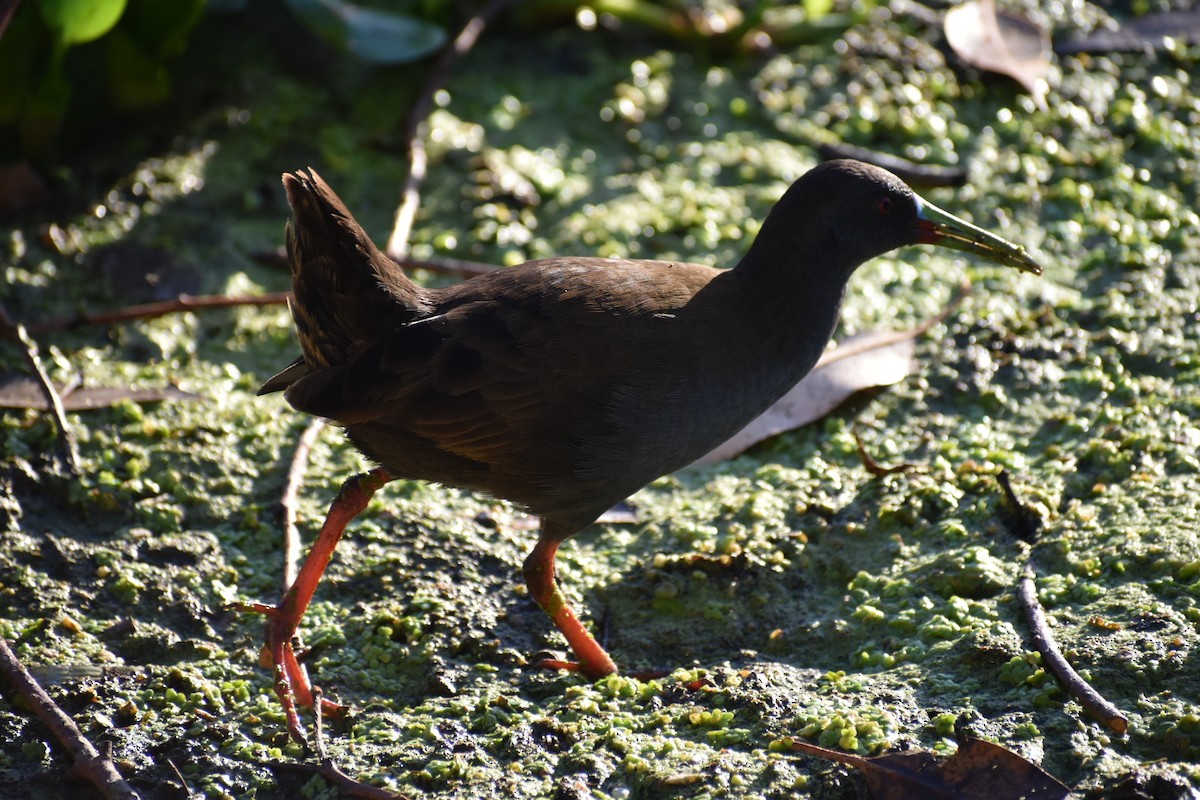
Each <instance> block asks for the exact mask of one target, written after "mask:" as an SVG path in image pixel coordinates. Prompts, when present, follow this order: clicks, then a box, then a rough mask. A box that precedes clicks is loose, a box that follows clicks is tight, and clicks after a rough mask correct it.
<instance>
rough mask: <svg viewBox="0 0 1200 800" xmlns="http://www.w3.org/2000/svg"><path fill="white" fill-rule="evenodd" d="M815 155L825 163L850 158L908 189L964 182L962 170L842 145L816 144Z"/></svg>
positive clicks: (964, 171)
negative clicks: (880, 170) (892, 177)
mask: <svg viewBox="0 0 1200 800" xmlns="http://www.w3.org/2000/svg"><path fill="white" fill-rule="evenodd" d="M817 153H819V154H820V156H821V158H823V159H825V160H826V161H829V160H832V159H835V158H852V159H854V160H855V161H865V162H866V163H868V164H874V165H875V166H877V167H883V168H884V169H886V170H887V171H888V172H890V173H892V174H893V175H895V176H896V177H897V178H899V179H900V180H902V181H904V182H905V183H907V184H909V185H910V186H963V185H965V184H966V182H967V169H966V167H940V166H935V165H933V164H922V163H920V162H917V161H909V160H908V159H907V158H901V157H900V156H894V155H892V154H890V153H881V152H879V151H877V150H868V149H867V148H865V147H857V146H855V145H852V144H846V143H845V142H826V143H824V144H819V145H817Z"/></svg>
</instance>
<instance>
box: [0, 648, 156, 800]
mask: <svg viewBox="0 0 1200 800" xmlns="http://www.w3.org/2000/svg"><path fill="white" fill-rule="evenodd" d="M0 674H2V675H3V676H4V678H5V679H6V680H7V681H8V683H9V684H10V685H11V686H12V687H13V691H15V692H16V693H17V694H18V695H20V696H21V697H23V698H25V701H26V702H28V703H29V705H30V707H32V708H33V713H34V714H36V715H37V718H38V719H40V720H41V721H42V724H44V725H45V726H46V727H47V728H49V729H50V732H51V733H52V734H53V735H54V738H55V739H57V740H58V742H59V744H61V745H62V746H63V747H65V748H66V750H67V752H68V753H70V755H71V759H72V761H73V762H74V764H73V766H72V767H71V774H72V775H74V776H75V777H78V778H81V779H83V780H86V781H89V782H90V783H91V784H92V785H94V786H95V787H96V788H97V789H99V790H100V793H101V794H102V795H104V797H105V798H107V800H136V798H137V797H138V794H137V792H135V791H134V790H133V789H132V788H131V787H130V786H129V784H127V783H126V782H125V779H124V778H122V777H121V773H119V772H117V767H116V765H115V764H113V762H112V759H111V758H109V757H108V756H107V755H105V754H101V752H100V751H99V750H97V749H96V747H95V745H93V744H92V743H91V742H90V741H88V740H87V738H86V737H85V736H84V735H83V733H82V732H81V731H80V730H79V727H78V726H77V725H76V724H75V721H74V720H73V719H71V718H70V717H69V716H67V714H66V712H64V711H63V710H62V709H61V708H59V707H58V706H57V705H56V704H55V702H54V701H53V700H52V699H51V698H50V695H48V694H46V690H45V689H43V688H42V687H41V686H40V685H39V684H38V682H37V681H36V680H34V678H33V676H32V675H30V674H29V670H27V669H25V667H24V665H23V664H21V662H20V660H19V659H18V658H17V655H16V653H14V652H13V651H12V648H10V647H9V646H8V642H7V641H5V640H4V639H2V638H0Z"/></svg>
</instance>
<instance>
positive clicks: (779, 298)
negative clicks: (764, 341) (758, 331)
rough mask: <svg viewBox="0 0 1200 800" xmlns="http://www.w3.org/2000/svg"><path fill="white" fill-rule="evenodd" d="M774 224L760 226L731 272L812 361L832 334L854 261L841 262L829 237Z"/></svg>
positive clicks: (785, 336) (781, 333)
mask: <svg viewBox="0 0 1200 800" xmlns="http://www.w3.org/2000/svg"><path fill="white" fill-rule="evenodd" d="M767 222H768V223H772V222H775V223H778V222H779V220H773V219H770V218H769V219H768V220H767ZM775 227H776V228H777V229H776V230H771V229H769V228H768V225H764V226H763V229H762V232H761V233H760V234H759V236H758V238H757V239H756V240H755V242H754V244H753V245H752V246H751V248H750V250H749V251H748V252H747V253H746V255H745V256H744V257H743V258H742V260H741V261H740V262H739V263H738V265H737V266H736V267H734V272H735V273H736V274H737V275H739V276H740V277H741V279H742V281H743V282H744V284H745V286H746V287H747V290H748V291H749V292H750V293H752V294H753V295H754V296H755V305H756V307H758V308H759V309H761V310H762V313H763V315H764V317H766V320H767V324H768V325H770V326H771V327H772V328H773V329H775V330H776V331H778V336H780V337H781V338H783V339H786V340H790V341H791V342H792V346H793V347H796V348H798V349H802V350H804V351H805V352H806V353H807V354H810V355H812V357H813V359H814V360H815V358H816V357H818V356H819V355H820V353H821V351H822V350H823V349H824V348H825V345H826V344H827V343H828V341H829V337H830V336H832V335H833V331H834V328H835V327H836V326H837V320H838V312H839V311H840V310H841V306H842V300H843V298H844V297H845V295H846V284H847V281H848V280H849V278H850V275H851V273H852V272H853V271H854V268H855V267H857V266H858V265H857V264H848V263H841V261H843V260H844V259H841V258H840V255H841V254H840V252H839V248H838V247H837V243H836V242H834V241H824V240H823V238H822V237H815V236H813V235H812V233H811V231H808V232H805V233H807V234H808V235H803V236H801V235H797V234H799V233H800V232H799V231H796V232H793V231H788V230H779V229H778V225H776V226H775ZM809 351H811V352H809Z"/></svg>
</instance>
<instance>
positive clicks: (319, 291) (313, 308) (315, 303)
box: [264, 167, 428, 388]
mask: <svg viewBox="0 0 1200 800" xmlns="http://www.w3.org/2000/svg"><path fill="white" fill-rule="evenodd" d="M283 186H284V189H285V190H286V191H287V197H288V203H289V204H290V205H291V207H292V214H293V217H294V219H293V221H292V222H291V223H290V224H289V225H288V228H287V251H288V261H289V263H290V266H291V270H292V294H293V299H292V303H291V309H292V318H293V319H294V320H295V322H296V332H297V334H298V335H299V337H300V346H301V349H302V350H303V352H304V362H305V366H306V367H307V369H308V370H315V369H322V368H324V367H328V366H332V365H337V364H344V363H345V362H346V361H348V360H349V359H350V358H351V357H352V356H353V355H354V354H355V353H356V352H358V351H359V350H361V349H362V348H363V347H365V346H367V345H369V344H371V343H372V342H375V341H378V340H379V339H381V338H383V337H384V336H386V335H387V333H388V332H389V331H391V330H393V329H395V328H396V327H397V326H398V325H402V324H404V323H405V322H408V321H410V320H412V319H416V318H418V317H420V316H422V315H423V314H424V313H426V312H427V310H428V304H427V303H426V302H425V300H424V298H423V292H422V290H421V289H420V288H419V287H418V286H417V285H416V284H414V283H413V282H412V281H411V280H409V278H408V276H406V275H405V274H404V271H403V270H402V269H401V268H400V267H399V266H398V265H397V264H396V263H395V262H394V261H392V259H390V258H388V257H387V256H386V255H384V254H383V253H382V252H380V251H379V249H378V248H377V247H376V246H375V245H374V243H372V242H371V239H370V238H369V237H368V236H367V233H366V231H364V230H363V229H362V226H360V225H359V224H358V223H357V222H356V221H355V220H354V218H353V217H352V216H351V215H350V212H349V211H347V210H346V206H345V205H343V204H342V201H341V199H340V198H338V196H337V195H336V194H334V192H333V190H332V189H330V188H329V185H328V184H327V183H325V181H323V180H321V176H319V175H318V174H317V173H316V170H314V169H312V168H311V167H310V168H309V169H308V170H307V171H305V170H301V171H299V172H295V173H289V174H285V175H284V176H283ZM285 372H286V370H285ZM269 383H270V382H269ZM264 388H266V387H264Z"/></svg>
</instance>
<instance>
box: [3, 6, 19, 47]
mask: <svg viewBox="0 0 1200 800" xmlns="http://www.w3.org/2000/svg"><path fill="white" fill-rule="evenodd" d="M20 7H21V0H8V2H7V3H5V4H4V7H3V8H0V39H3V38H4V32H5V31H7V30H8V23H10V22H12V18H13V15H15V14H16V13H17V9H18V8H20Z"/></svg>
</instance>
